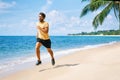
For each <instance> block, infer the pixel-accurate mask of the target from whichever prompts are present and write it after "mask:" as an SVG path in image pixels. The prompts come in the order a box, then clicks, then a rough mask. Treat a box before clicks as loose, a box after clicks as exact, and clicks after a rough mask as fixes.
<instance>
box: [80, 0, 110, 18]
mask: <svg viewBox="0 0 120 80" xmlns="http://www.w3.org/2000/svg"><path fill="white" fill-rule="evenodd" d="M106 4H108V1H103V0H91V2H90V4H88V5H86V6H85V7H84V8H83V10H82V12H81V14H80V17H83V16H84V15H86V14H87V13H88V12H90V11H91V12H93V11H95V10H97V9H98V8H99V7H101V6H105V5H106Z"/></svg>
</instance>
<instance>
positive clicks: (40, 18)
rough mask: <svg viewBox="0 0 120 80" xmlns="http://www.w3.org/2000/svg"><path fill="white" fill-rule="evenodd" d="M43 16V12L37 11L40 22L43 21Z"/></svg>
mask: <svg viewBox="0 0 120 80" xmlns="http://www.w3.org/2000/svg"><path fill="white" fill-rule="evenodd" d="M45 17H46V15H45V13H43V12H40V13H39V21H40V22H43V21H44V19H45Z"/></svg>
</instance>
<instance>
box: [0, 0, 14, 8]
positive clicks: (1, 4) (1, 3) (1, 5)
mask: <svg viewBox="0 0 120 80" xmlns="http://www.w3.org/2000/svg"><path fill="white" fill-rule="evenodd" d="M15 5H16V2H15V1H12V2H11V3H7V2H3V1H0V9H8V8H11V7H13V6H15Z"/></svg>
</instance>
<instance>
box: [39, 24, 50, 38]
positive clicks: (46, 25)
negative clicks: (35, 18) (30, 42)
mask: <svg viewBox="0 0 120 80" xmlns="http://www.w3.org/2000/svg"><path fill="white" fill-rule="evenodd" d="M37 27H41V28H45V27H49V24H48V23H47V22H43V23H41V22H37ZM37 38H40V39H44V40H47V39H49V35H48V33H44V32H42V31H41V30H39V29H38V30H37Z"/></svg>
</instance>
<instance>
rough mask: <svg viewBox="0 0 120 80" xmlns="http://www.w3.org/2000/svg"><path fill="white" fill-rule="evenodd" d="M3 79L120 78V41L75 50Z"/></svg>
mask: <svg viewBox="0 0 120 80" xmlns="http://www.w3.org/2000/svg"><path fill="white" fill-rule="evenodd" d="M0 80H120V43H114V44H111V45H105V46H100V47H97V48H91V49H86V50H80V51H76V52H74V53H72V54H69V55H66V56H62V57H60V58H58V59H57V60H56V65H55V66H52V65H51V63H45V64H42V65H39V66H34V67H33V68H28V69H25V70H20V71H17V72H15V73H12V74H10V75H7V76H5V77H2V78H1V79H0Z"/></svg>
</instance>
